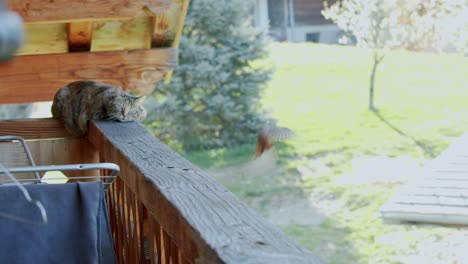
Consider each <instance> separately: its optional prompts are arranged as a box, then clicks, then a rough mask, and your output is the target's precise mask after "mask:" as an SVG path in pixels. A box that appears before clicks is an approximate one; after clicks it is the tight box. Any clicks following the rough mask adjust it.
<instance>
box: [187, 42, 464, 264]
mask: <svg viewBox="0 0 468 264" xmlns="http://www.w3.org/2000/svg"><path fill="white" fill-rule="evenodd" d="M265 63H268V64H272V65H273V66H274V67H275V70H276V71H275V73H274V76H273V79H272V81H271V82H270V83H269V84H268V87H267V88H266V90H265V94H264V97H263V104H264V107H265V108H266V109H267V110H269V111H270V112H271V114H272V116H273V117H274V118H276V119H278V121H279V125H282V126H286V127H289V128H291V129H293V130H294V131H295V132H296V133H297V137H296V138H295V139H294V140H291V141H289V142H287V143H285V144H280V145H279V146H278V153H279V156H280V161H281V163H282V164H284V170H283V175H282V176H283V177H284V178H291V175H293V177H292V178H294V177H295V176H297V175H299V173H298V172H297V168H298V167H299V166H301V165H303V164H306V163H308V162H322V163H323V164H325V165H326V166H327V167H328V169H329V170H327V171H325V172H313V171H312V172H310V174H313V175H306V176H307V177H304V175H302V178H300V179H297V180H296V181H294V180H293V181H288V183H284V181H281V179H282V177H281V176H280V177H278V178H277V179H275V180H277V182H278V184H277V185H275V186H270V187H269V188H267V189H262V190H258V188H257V186H255V184H262V183H261V182H257V183H254V184H252V182H250V183H249V184H241V183H233V182H228V183H226V185H227V187H228V188H230V189H231V190H232V191H233V192H235V193H236V194H237V195H239V196H240V197H241V198H244V199H245V201H246V202H248V203H249V204H251V205H253V206H254V207H256V208H258V209H259V210H260V211H262V208H266V207H268V206H269V204H273V203H274V201H275V198H274V197H275V196H277V194H278V192H281V190H283V189H284V190H292V189H296V191H297V189H300V191H301V192H303V193H309V192H310V193H320V194H322V195H323V197H324V198H323V199H324V200H329V201H332V202H333V201H336V202H339V203H340V204H342V207H341V209H340V210H339V211H338V212H335V213H333V214H331V215H329V217H328V219H327V220H326V221H325V222H324V223H323V224H321V225H319V226H307V225H305V226H300V225H290V226H286V227H285V228H284V230H285V232H287V233H288V234H290V235H291V236H292V237H294V238H295V239H297V240H298V241H299V242H300V243H301V244H302V245H304V246H305V247H307V248H309V249H310V250H312V251H313V252H316V253H317V254H319V255H320V256H322V257H323V258H324V259H325V260H327V262H330V263H398V262H400V261H402V260H401V259H402V258H403V257H404V256H405V255H411V254H412V253H411V252H413V251H415V250H417V249H418V248H419V244H418V243H419V242H420V241H422V240H425V239H442V238H441V234H443V235H450V234H453V233H454V232H456V231H457V230H456V229H454V228H450V227H431V226H427V225H422V226H416V225H386V224H383V223H382V221H381V220H380V219H379V218H377V217H376V216H375V213H376V212H377V211H378V209H379V207H380V206H381V205H382V204H383V203H384V202H385V201H386V199H388V197H389V196H390V195H391V194H392V193H393V191H394V190H395V189H396V187H398V185H397V184H383V183H381V184H380V183H379V184H376V183H373V184H361V185H359V186H343V185H337V184H336V179H337V178H338V177H339V176H340V175H341V174H342V173H344V172H347V171H349V169H350V161H351V160H352V159H353V158H356V157H359V156H363V155H369V156H373V155H383V156H389V157H399V156H405V155H410V156H412V157H415V158H421V159H422V158H424V159H427V158H433V157H435V156H437V155H438V154H439V153H440V152H441V151H442V150H443V149H444V148H445V147H446V146H447V145H448V143H450V141H451V140H453V139H454V138H455V137H457V136H459V135H461V134H462V133H463V132H465V131H467V130H468V85H467V78H466V74H467V70H466V69H468V59H467V58H466V57H463V56H457V55H446V54H444V55H435V54H416V53H408V52H403V51H401V52H398V51H397V52H393V53H391V54H389V55H388V56H387V57H386V58H385V60H384V61H383V62H382V64H381V66H380V68H379V71H378V73H377V82H376V106H377V108H378V109H379V115H376V114H375V113H373V112H371V111H369V110H368V109H367V106H368V101H367V100H368V85H369V84H368V80H369V73H370V68H371V56H370V53H369V52H368V51H367V50H363V49H357V48H354V47H339V46H325V45H312V44H274V45H272V47H271V58H270V59H269V60H268V61H267V62H265ZM253 149H254V142H253V143H252V144H251V145H245V146H239V147H237V148H230V149H218V150H211V151H204V152H196V153H186V154H185V156H186V157H187V158H188V159H190V160H191V161H192V162H194V163H196V164H198V165H199V166H201V167H204V168H209V167H225V166H233V165H238V164H243V163H245V162H247V161H248V160H250V159H251V158H252V152H253ZM308 176H310V177H308ZM291 192H295V191H291ZM281 195H284V194H281ZM258 199H261V200H262V201H263V202H262V203H261V204H262V206H256V204H254V203H253V201H255V200H258ZM269 201H270V202H269ZM320 202H322V201H317V203H320ZM416 231H417V232H418V233H417V235H416V236H415V235H414V232H416ZM396 233H398V234H401V236H400V237H399V238H398V239H400V240H401V241H400V242H398V243H383V242H379V241H381V238H382V237H385V236H387V235H389V234H396ZM409 233H411V234H413V235H412V236H409V235H405V234H409Z"/></svg>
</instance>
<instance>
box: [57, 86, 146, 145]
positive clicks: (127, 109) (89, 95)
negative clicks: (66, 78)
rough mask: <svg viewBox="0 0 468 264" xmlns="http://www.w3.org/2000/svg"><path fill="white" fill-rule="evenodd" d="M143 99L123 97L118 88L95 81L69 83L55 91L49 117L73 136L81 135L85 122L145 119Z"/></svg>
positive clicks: (86, 128) (86, 124) (123, 94)
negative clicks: (59, 122)
mask: <svg viewBox="0 0 468 264" xmlns="http://www.w3.org/2000/svg"><path fill="white" fill-rule="evenodd" d="M143 100H144V96H140V97H134V96H132V95H129V94H126V93H125V92H124V91H123V90H122V88H121V87H117V88H116V87H113V86H111V85H108V84H104V83H100V82H97V81H90V80H83V81H76V82H72V83H70V84H68V85H66V86H65V87H63V88H61V89H60V90H58V91H57V93H56V94H55V96H54V101H53V103H52V116H53V117H54V118H55V119H59V120H61V121H62V122H63V123H64V125H65V128H66V129H67V131H68V132H69V133H70V134H72V135H73V136H78V137H81V136H84V135H86V133H87V130H88V121H89V120H111V121H120V122H126V121H141V120H143V119H144V118H145V117H146V110H145V109H144V108H143V104H142V103H143Z"/></svg>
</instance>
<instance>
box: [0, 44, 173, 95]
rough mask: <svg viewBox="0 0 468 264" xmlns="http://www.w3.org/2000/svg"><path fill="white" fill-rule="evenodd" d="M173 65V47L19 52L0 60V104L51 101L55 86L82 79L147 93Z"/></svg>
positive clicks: (56, 87) (58, 86)
mask: <svg viewBox="0 0 468 264" xmlns="http://www.w3.org/2000/svg"><path fill="white" fill-rule="evenodd" d="M176 65H177V50H176V49H174V48H165V49H148V50H131V51H109V52H77V53H64V54H47V55H27V56H18V57H16V58H15V59H13V60H11V61H9V62H6V63H2V64H0V87H1V89H0V104H12V103H30V102H41V101H52V100H53V96H54V95H55V93H56V91H57V90H58V89H60V88H61V87H63V86H65V85H66V84H68V83H70V82H73V81H76V80H83V79H92V80H98V81H102V82H106V83H109V84H113V85H120V86H122V87H123V88H124V89H130V90H132V91H134V92H135V93H137V94H145V95H146V94H149V93H151V92H152V91H153V89H154V88H155V85H156V82H157V81H159V79H161V78H162V76H163V74H164V73H166V72H168V71H170V70H172V69H174V68H175V66H176Z"/></svg>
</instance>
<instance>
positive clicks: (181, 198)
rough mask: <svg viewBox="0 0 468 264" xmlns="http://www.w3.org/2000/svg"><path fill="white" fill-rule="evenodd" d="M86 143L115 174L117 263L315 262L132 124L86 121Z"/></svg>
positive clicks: (112, 210)
mask: <svg viewBox="0 0 468 264" xmlns="http://www.w3.org/2000/svg"><path fill="white" fill-rule="evenodd" d="M88 140H89V141H90V142H91V143H92V144H93V145H94V146H95V147H96V148H97V149H98V151H99V153H100V157H101V160H102V161H107V162H115V163H117V164H119V166H120V168H121V173H120V175H119V177H118V178H119V180H118V181H117V182H116V184H115V185H114V186H113V187H112V190H111V192H110V193H109V195H108V199H109V211H110V214H111V218H113V220H112V227H113V230H114V238H115V243H116V248H117V250H118V256H119V262H120V263H144V261H148V260H151V259H158V260H159V262H158V263H321V261H320V260H319V259H318V258H317V257H316V256H314V255H312V254H311V253H310V252H308V251H307V250H305V249H303V248H302V247H300V246H299V245H298V244H297V243H296V242H294V241H293V240H292V239H290V238H289V237H287V236H286V235H284V234H283V233H282V232H281V231H280V230H279V229H278V228H276V227H275V226H273V225H271V224H270V223H268V222H266V221H265V220H264V219H263V218H262V217H261V216H260V215H258V214H257V213H256V212H255V211H254V210H253V209H251V208H249V207H248V206H246V205H245V204H244V203H242V202H241V201H239V199H238V198H236V197H235V196H234V195H233V194H232V193H231V192H229V191H228V190H226V189H225V188H224V187H222V186H221V185H219V184H218V183H217V182H215V181H214V180H213V179H211V178H210V177H209V176H208V175H207V174H206V173H205V172H203V171H202V170H201V169H199V168H197V167H196V166H195V165H193V164H192V163H190V162H189V161H187V160H186V159H184V158H182V157H181V156H180V155H178V154H177V153H175V152H174V151H173V150H171V149H170V148H169V147H167V146H166V145H164V144H162V143H161V142H160V141H159V140H157V139H156V138H155V137H154V136H152V135H151V134H150V133H149V132H148V131H147V130H146V129H145V128H143V127H141V126H140V125H139V124H137V123H133V122H131V123H109V122H92V123H91V125H90V131H89V134H88ZM132 230H133V231H132ZM145 247H146V248H147V249H148V250H149V252H146V254H145ZM148 263H151V261H149V262H148Z"/></svg>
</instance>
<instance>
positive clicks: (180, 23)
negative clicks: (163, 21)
mask: <svg viewBox="0 0 468 264" xmlns="http://www.w3.org/2000/svg"><path fill="white" fill-rule="evenodd" d="M180 1H181V2H182V3H181V4H182V5H181V9H180V13H179V21H178V22H177V28H176V29H175V34H174V40H173V41H172V47H173V48H179V45H180V38H181V37H182V31H183V29H184V23H185V18H186V16H187V12H188V8H189V4H190V0H180ZM173 73H174V71H169V72H167V73H166V74H165V75H164V83H166V84H168V83H169V82H170V81H171V79H172V74H173Z"/></svg>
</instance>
